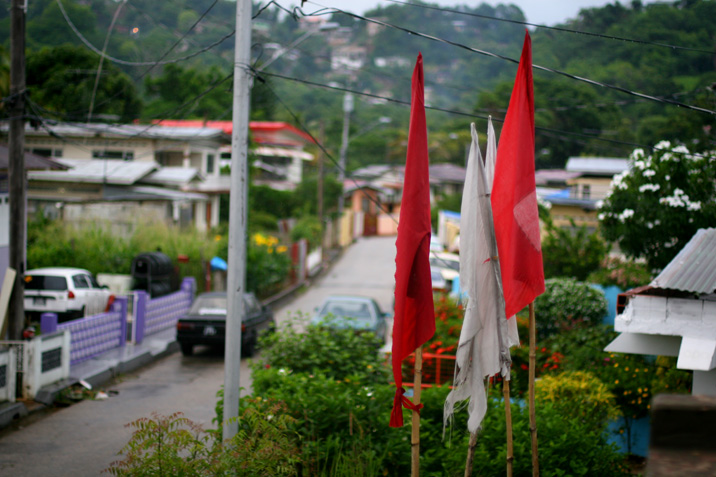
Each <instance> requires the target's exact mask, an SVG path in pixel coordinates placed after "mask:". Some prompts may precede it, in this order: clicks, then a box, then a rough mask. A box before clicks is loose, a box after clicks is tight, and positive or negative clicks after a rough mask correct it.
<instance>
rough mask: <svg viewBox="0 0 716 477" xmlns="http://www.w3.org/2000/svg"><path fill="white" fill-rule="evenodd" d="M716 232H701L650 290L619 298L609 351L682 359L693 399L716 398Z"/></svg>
mask: <svg viewBox="0 0 716 477" xmlns="http://www.w3.org/2000/svg"><path fill="white" fill-rule="evenodd" d="M715 292H716V229H713V228H710V229H700V230H699V231H698V232H697V233H696V234H695V235H694V236H693V237H692V238H691V240H690V241H689V243H687V244H686V245H685V246H684V248H683V249H682V250H681V251H680V252H679V254H678V255H677V256H676V257H674V259H673V260H672V261H671V262H670V263H669V265H668V266H667V267H666V268H665V269H664V270H663V271H662V272H661V273H660V274H659V276H657V277H656V278H655V279H654V280H653V281H652V282H651V283H650V284H649V285H648V286H645V287H640V288H637V289H634V290H631V291H629V292H627V293H625V294H623V295H620V298H619V302H618V303H617V308H618V309H617V312H618V313H619V312H620V308H621V312H620V313H619V314H618V315H617V317H616V320H615V322H614V329H615V330H616V331H618V332H619V333H620V334H619V336H618V337H617V338H616V339H615V340H614V341H612V342H611V343H610V344H609V345H608V346H607V347H606V349H605V350H606V351H610V352H618V353H634V354H645V355H656V356H678V360H677V363H676V367H677V368H678V369H685V370H691V371H693V373H694V374H693V388H692V393H693V394H706V395H711V396H716V293H715Z"/></svg>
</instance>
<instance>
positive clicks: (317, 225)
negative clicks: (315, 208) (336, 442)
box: [291, 215, 321, 249]
mask: <svg viewBox="0 0 716 477" xmlns="http://www.w3.org/2000/svg"><path fill="white" fill-rule="evenodd" d="M301 239H306V240H308V246H309V248H311V249H314V248H316V247H320V246H321V221H320V220H319V219H318V217H315V216H313V215H309V216H305V217H302V218H300V219H298V221H297V222H296V225H294V226H293V228H292V229H291V241H293V242H298V241H299V240H301Z"/></svg>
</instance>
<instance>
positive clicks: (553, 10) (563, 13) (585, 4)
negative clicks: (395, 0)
mask: <svg viewBox="0 0 716 477" xmlns="http://www.w3.org/2000/svg"><path fill="white" fill-rule="evenodd" d="M426 2H427V3H430V4H439V5H441V6H445V7H454V6H456V5H470V6H477V5H480V4H482V3H488V4H490V5H497V4H500V3H503V4H514V5H517V6H518V7H520V9H522V11H523V12H524V14H525V16H526V17H527V21H528V22H529V23H537V24H540V25H554V24H556V23H560V22H563V21H564V20H566V19H568V18H574V17H576V16H577V13H579V10H580V9H582V8H589V7H600V6H604V5H607V4H609V3H617V2H616V0H612V1H609V0H541V1H539V0H505V1H494V0H486V1H483V0H426ZM279 3H281V4H284V5H285V4H287V3H288V2H283V1H280V2H279ZM620 3H621V4H622V5H624V6H628V5H629V4H630V3H631V2H630V0H622V1H621V2H620ZM643 3H652V1H644V2H643ZM390 4H391V2H389V1H386V0H309V1H307V2H306V4H305V5H304V8H303V11H304V12H306V13H308V12H311V11H315V10H316V9H318V8H320V7H318V6H319V5H320V6H325V7H334V8H339V9H341V10H345V11H349V12H352V13H357V14H359V15H361V14H363V13H364V12H365V11H366V10H369V9H371V8H374V7H376V6H378V5H384V6H385V5H390Z"/></svg>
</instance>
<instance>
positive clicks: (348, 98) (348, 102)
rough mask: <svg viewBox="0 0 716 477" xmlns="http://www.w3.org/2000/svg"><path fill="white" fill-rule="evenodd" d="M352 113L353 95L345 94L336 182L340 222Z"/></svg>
mask: <svg viewBox="0 0 716 477" xmlns="http://www.w3.org/2000/svg"><path fill="white" fill-rule="evenodd" d="M352 111H353V95H352V94H350V93H346V95H345V96H343V136H342V139H341V152H340V158H339V162H338V164H339V168H338V182H339V183H340V184H341V195H340V197H339V199H338V217H339V220H340V217H341V215H342V214H343V182H345V178H346V156H347V154H348V130H349V129H350V123H351V112H352Z"/></svg>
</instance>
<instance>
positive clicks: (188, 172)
mask: <svg viewBox="0 0 716 477" xmlns="http://www.w3.org/2000/svg"><path fill="white" fill-rule="evenodd" d="M201 178H202V176H201V174H199V171H198V170H197V169H196V168H194V167H162V168H161V169H159V170H156V171H154V172H152V173H151V174H149V175H148V176H146V177H144V178H143V179H141V181H140V182H142V183H146V184H161V185H186V184H189V183H190V182H191V181H193V180H195V179H199V180H200V179H201Z"/></svg>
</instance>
